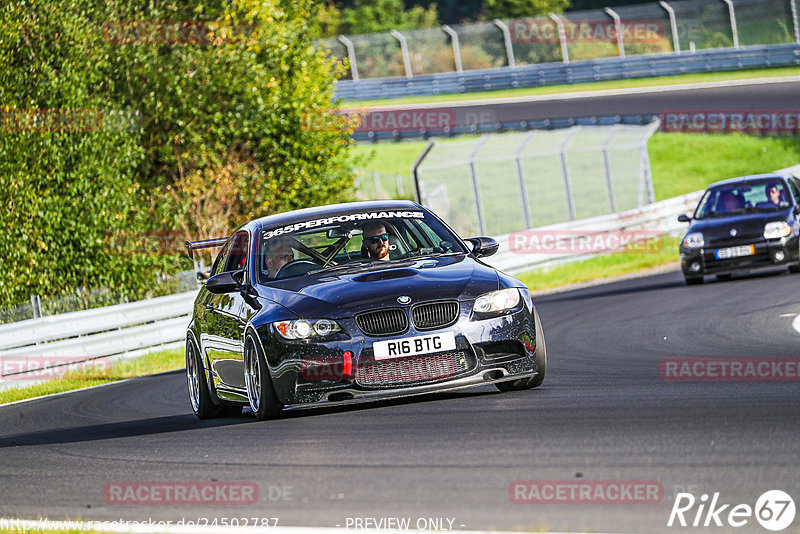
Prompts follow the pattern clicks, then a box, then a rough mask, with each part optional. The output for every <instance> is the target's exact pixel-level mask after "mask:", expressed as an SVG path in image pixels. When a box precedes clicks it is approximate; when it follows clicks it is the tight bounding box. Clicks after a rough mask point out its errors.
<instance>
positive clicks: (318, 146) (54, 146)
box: [0, 0, 352, 306]
mask: <svg viewBox="0 0 800 534" xmlns="http://www.w3.org/2000/svg"><path fill="white" fill-rule="evenodd" d="M146 5H147V7H143V6H144V4H141V3H140V2H136V1H135V0H125V1H120V2H115V3H112V2H109V3H106V2H104V1H101V0H97V1H92V0H76V1H74V2H70V3H68V4H64V3H63V2H61V1H60V0H43V1H41V2H36V3H34V4H27V5H25V6H22V5H20V4H15V3H11V4H6V5H5V6H4V7H2V8H0V102H2V103H3V105H4V106H6V107H5V108H3V109H0V111H2V112H3V115H2V117H3V119H4V121H5V122H3V124H2V125H0V127H2V129H3V130H4V131H3V132H2V135H0V198H2V202H3V206H4V207H5V210H4V215H3V217H2V218H1V219H0V236H2V237H0V255H2V257H3V258H4V262H3V266H4V269H3V274H2V276H0V306H11V305H14V304H16V303H19V302H23V301H27V299H28V296H29V295H30V294H41V295H53V294H59V293H64V292H68V291H71V290H73V289H74V288H76V287H87V288H93V287H113V288H114V289H115V290H117V289H120V288H121V289H124V290H125V291H126V293H127V294H128V295H130V296H131V297H133V298H138V297H140V296H145V295H147V292H148V289H149V288H150V287H151V286H152V285H153V283H154V281H155V280H156V278H157V277H158V276H159V275H161V274H163V273H169V272H175V271H177V270H182V269H186V268H187V267H188V260H185V259H181V258H180V257H179V256H178V255H177V254H175V253H174V252H171V253H169V254H164V253H156V254H153V253H142V254H138V253H130V252H131V251H130V250H128V251H124V250H120V249H118V248H117V246H116V243H117V241H116V240H109V239H108V236H109V234H112V233H114V234H124V235H141V236H144V237H146V236H147V235H152V234H164V233H165V232H171V231H181V232H182V233H184V234H185V235H186V236H187V237H194V238H206V237H216V236H218V234H217V235H215V236H209V235H207V234H206V232H211V231H214V232H217V231H219V232H222V233H223V234H224V233H225V232H228V231H230V230H232V229H233V228H235V227H236V226H238V225H239V224H241V223H242V222H244V221H245V220H247V219H250V218H253V217H257V216H263V215H267V214H270V213H275V212H278V211H283V210H289V209H294V208H299V207H304V206H310V205H316V204H321V203H327V202H332V201H338V200H344V199H346V198H347V196H348V191H349V189H350V187H351V186H352V177H351V173H350V168H351V164H350V162H349V160H348V159H349V156H348V154H349V136H348V135H346V134H347V124H346V122H345V121H344V120H342V119H341V118H340V117H339V116H338V115H336V114H330V113H324V110H325V109H327V108H329V107H330V98H331V94H332V93H331V91H332V84H333V81H334V79H335V78H336V76H338V75H340V74H341V69H340V68H339V67H335V66H334V65H333V64H332V63H331V62H330V61H329V60H328V59H326V57H325V56H324V53H323V52H320V51H317V50H315V49H314V48H313V46H312V45H311V41H312V39H313V38H314V37H316V33H315V31H316V30H315V28H314V25H313V24H311V23H310V22H309V21H310V20H311V19H312V8H313V5H314V3H313V2H312V1H311V0H302V1H298V2H292V3H291V4H290V3H288V2H280V1H267V0H264V1H258V0H237V1H234V2H232V3H231V4H229V3H227V2H206V1H202V0H192V1H188V2H183V3H182V7H175V5H174V4H173V3H172V2H166V1H165V2H151V3H148V4H146ZM196 19H201V20H199V21H197V22H196V23H193V24H188V25H187V24H183V25H180V24H179V25H177V26H178V27H177V28H172V30H174V31H176V32H178V33H172V34H170V33H167V34H164V33H159V31H163V30H164V28H165V25H164V24H163V23H162V21H191V20H196ZM213 21H218V22H216V23H214V22H213ZM219 21H221V22H219ZM153 28H155V29H156V30H157V31H151V30H153ZM187 28H188V32H187ZM198 28H202V29H203V30H205V29H208V28H211V31H210V32H209V33H207V34H205V35H204V36H202V35H201V37H203V38H202V39H198V38H197V35H198V33H197V30H198ZM168 29H169V28H168ZM181 31H183V32H184V33H180V32H181ZM193 32H194V33H193ZM170 35H171V36H172V37H170ZM176 35H178V36H182V37H179V38H177V39H176V38H175V36H176ZM53 109H56V110H60V111H61V113H60V114H58V115H55V116H47V119H48V121H49V122H47V124H43V123H42V119H43V118H44V117H45V115H47V114H46V113H44V112H43V111H42V110H53ZM22 110H26V111H25V112H24V113H22V114H23V115H24V116H25V117H27V119H29V120H28V121H27V124H22V123H20V122H19V121H18V122H11V119H10V117H12V116H13V114H14V112H20V111H22ZM76 110H93V111H91V112H90V113H88V114H84V115H85V116H88V117H89V118H90V119H92V120H91V121H89V122H86V121H85V120H84V121H76V120H75V114H74V112H75V111H76ZM117 112H123V114H122V116H121V117H122V120H120V117H119V116H118V115H117V114H116V113H117ZM309 114H311V115H312V116H314V117H316V119H315V123H314V124H313V125H312V126H313V127H308V124H307V121H306V119H307V117H308V116H309ZM54 117H55V118H54ZM32 118H35V119H36V121H37V122H31V121H32V120H33V119H32ZM84 118H85V117H84ZM131 119H132V120H131ZM64 121H66V122H64ZM23 122H24V121H23ZM226 180H227V181H226ZM198 206H203V207H204V209H199V210H198ZM208 219H213V224H214V225H215V226H214V227H213V229H212V228H211V227H210V226H209V220H208ZM126 252H127V253H126ZM133 252H135V251H133ZM162 252H163V251H162Z"/></svg>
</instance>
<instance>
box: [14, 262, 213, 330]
mask: <svg viewBox="0 0 800 534" xmlns="http://www.w3.org/2000/svg"><path fill="white" fill-rule="evenodd" d="M203 269H204V268H203V267H202V266H200V267H199V268H198V269H194V270H191V271H184V272H181V273H178V274H176V275H174V276H162V277H161V278H160V279H159V280H158V283H157V284H156V285H154V286H153V289H152V291H151V293H152V296H153V297H158V296H164V295H171V294H175V293H183V292H186V291H192V290H196V289H197V288H198V287H200V283H199V282H198V280H197V271H198V270H203ZM127 302H128V298H127V297H126V295H125V293H124V292H117V291H113V290H111V289H108V288H100V289H92V290H88V289H84V288H78V289H76V290H75V292H74V293H72V294H68V295H58V296H50V297H40V296H39V295H31V297H30V303H25V304H22V305H20V306H16V307H14V308H6V309H0V324H5V323H13V322H17V321H25V320H28V319H37V318H40V317H46V316H50V315H57V314H62V313H70V312H76V311H82V310H90V309H93V308H100V307H103V306H112V305H116V304H125V303H127Z"/></svg>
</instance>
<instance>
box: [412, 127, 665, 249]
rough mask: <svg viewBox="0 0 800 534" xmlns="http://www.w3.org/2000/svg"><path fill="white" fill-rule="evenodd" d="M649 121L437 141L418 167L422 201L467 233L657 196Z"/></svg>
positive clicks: (555, 219) (551, 220) (501, 230)
mask: <svg viewBox="0 0 800 534" xmlns="http://www.w3.org/2000/svg"><path fill="white" fill-rule="evenodd" d="M658 127H659V122H658V121H654V122H653V123H651V124H649V125H646V126H625V125H616V126H576V127H573V128H568V129H563V130H551V131H544V130H535V131H530V132H526V133H510V134H494V135H485V136H482V137H477V138H472V139H469V140H465V141H450V142H441V143H439V142H436V141H431V142H430V143H429V145H428V147H426V152H423V155H421V157H420V159H419V160H418V164H417V165H416V166H415V169H413V172H414V176H415V180H416V185H417V188H418V196H419V199H420V201H421V203H422V204H423V205H425V206H426V207H429V208H430V209H432V210H433V211H434V212H436V213H437V214H439V215H440V216H442V217H443V218H444V219H445V220H446V221H448V223H450V224H451V225H452V226H453V227H454V229H455V230H456V231H457V232H458V233H459V234H461V235H464V236H472V235H502V234H507V233H509V232H513V231H516V230H522V229H526V228H534V227H539V226H546V225H550V224H556V223H560V222H566V221H573V220H578V219H585V218H590V217H597V216H600V215H606V214H610V213H616V212H620V211H625V210H629V209H633V208H637V207H641V206H643V205H646V204H649V203H652V202H653V201H654V200H655V194H654V191H653V181H652V176H651V174H650V160H649V156H648V152H647V141H648V139H650V137H651V136H652V135H653V133H655V131H656V130H657V129H658Z"/></svg>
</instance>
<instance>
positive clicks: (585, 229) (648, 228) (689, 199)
mask: <svg viewBox="0 0 800 534" xmlns="http://www.w3.org/2000/svg"><path fill="white" fill-rule="evenodd" d="M774 172H779V173H780V172H785V173H790V174H793V175H794V176H798V177H800V165H795V166H793V167H787V168H785V169H779V170H777V171H774ZM723 178H724V177H722V176H721V177H720V180H722V179H723ZM704 192H705V190H702V191H694V192H692V193H687V194H685V195H681V196H679V197H674V198H669V199H667V200H662V201H660V202H656V203H654V204H649V205H647V206H644V207H642V208H637V209H633V210H629V211H624V212H619V213H613V214H611V215H602V216H600V217H593V218H591V219H582V220H580V221H571V222H566V223H559V224H554V225H551V226H542V227H539V228H536V230H537V231H538V232H541V233H545V232H548V231H552V233H553V234H554V235H557V234H559V232H563V233H564V234H567V235H570V236H574V235H576V233H578V234H584V233H585V234H586V235H591V234H593V233H597V232H615V231H620V232H625V231H643V232H653V233H656V234H663V235H666V234H673V235H675V234H678V233H681V232H683V231H684V230H685V229H686V227H687V224H686V223H681V222H678V215H680V214H682V213H686V214H691V212H693V211H694V208H695V207H696V206H697V203H698V202H699V201H700V198H701V197H702V196H703V193H704ZM510 238H511V236H510V235H503V236H500V237H497V238H496V239H497V241H498V242H499V243H500V249H499V251H498V252H497V254H495V255H494V256H491V257H489V258H486V259H485V260H484V261H485V262H486V263H488V264H489V265H491V266H492V267H495V268H497V269H500V270H502V271H505V272H507V273H509V274H513V273H519V272H523V271H527V270H531V269H535V268H539V267H544V266H554V265H558V264H562V263H569V262H573V261H580V260H584V259H587V258H589V257H591V256H590V255H587V254H569V253H565V254H524V253H516V252H513V251H512V247H511V246H510V243H509V239H510ZM675 259H676V260H677V259H678V251H677V250H676V251H675Z"/></svg>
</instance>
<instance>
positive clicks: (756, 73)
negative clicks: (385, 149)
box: [341, 67, 800, 108]
mask: <svg viewBox="0 0 800 534" xmlns="http://www.w3.org/2000/svg"><path fill="white" fill-rule="evenodd" d="M798 75H800V67H781V68H775V69H757V70H742V71H731V72H709V73H701V74H681V75H678V76H662V77H656V78H637V79H633V80H630V79H629V80H611V81H603V82H589V83H574V84H566V85H549V86H547V87H525V88H520V89H506V90H502V91H485V92H475V93H457V94H445V95H432V96H416V97H414V96H409V97H400V98H389V99H385V100H357V101H355V100H354V101H344V102H342V103H341V105H342V107H347V108H353V107H370V106H387V105H398V104H422V103H437V102H460V101H464V100H487V99H492V98H508V97H521V96H531V95H552V94H563V93H578V92H582V91H598V90H603V89H627V88H633V87H657V86H660V85H677V84H684V83H698V82H718V81H728V80H749V79H752V78H775V77H780V76H798Z"/></svg>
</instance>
